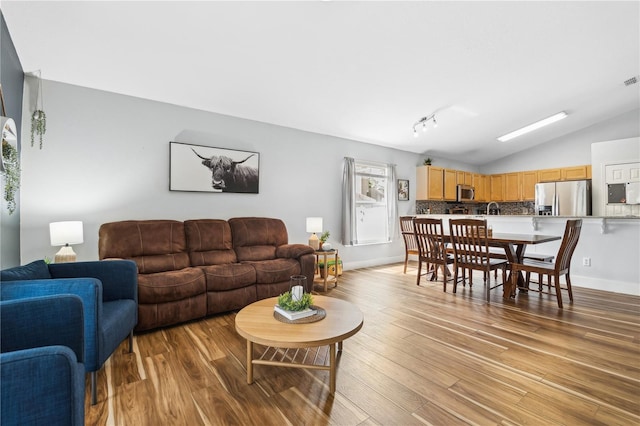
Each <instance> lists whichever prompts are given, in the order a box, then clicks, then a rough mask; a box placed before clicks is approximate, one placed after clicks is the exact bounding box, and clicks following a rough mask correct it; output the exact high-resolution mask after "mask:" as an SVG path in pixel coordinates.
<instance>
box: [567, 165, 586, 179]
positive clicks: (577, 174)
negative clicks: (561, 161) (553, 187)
mask: <svg viewBox="0 0 640 426" xmlns="http://www.w3.org/2000/svg"><path fill="white" fill-rule="evenodd" d="M587 169H589V170H587ZM560 175H561V178H562V180H580V179H589V178H590V177H591V176H590V175H591V166H587V165H585V166H574V167H564V168H562V169H561V170H560Z"/></svg>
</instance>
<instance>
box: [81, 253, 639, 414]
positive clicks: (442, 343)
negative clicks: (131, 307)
mask: <svg viewBox="0 0 640 426" xmlns="http://www.w3.org/2000/svg"><path fill="white" fill-rule="evenodd" d="M411 266H414V267H415V263H414V264H413V265H411ZM415 271H416V269H415V268H409V269H408V271H407V274H406V275H404V274H403V273H402V264H394V265H387V266H380V267H375V268H366V269H360V270H354V271H345V272H344V274H343V275H342V277H341V279H340V282H339V286H338V287H337V288H333V289H330V290H329V292H328V295H330V296H331V297H336V298H340V299H344V300H348V301H351V302H353V303H355V304H356V305H357V306H358V307H359V308H360V309H361V310H362V311H363V313H364V317H365V321H364V326H363V328H362V330H361V331H360V332H359V333H358V334H356V335H355V336H353V337H351V338H349V339H347V340H346V341H345V342H344V349H343V351H342V353H340V354H339V356H338V373H337V389H336V394H335V396H333V397H332V396H330V395H329V374H328V372H326V371H316V370H303V369H285V368H278V367H270V366H261V365H260V366H256V367H255V369H254V376H255V382H254V384H252V385H247V383H246V369H245V363H246V354H245V351H246V342H245V340H244V339H243V338H241V337H240V336H239V335H238V334H237V333H236V332H235V327H234V318H235V313H228V314H224V315H217V316H214V317H210V318H207V319H204V320H201V321H195V322H191V323H188V324H185V325H180V326H176V327H171V328H166V329H163V330H157V331H153V332H149V333H144V334H139V335H136V336H135V338H134V345H135V346H134V349H135V353H133V354H130V353H128V343H127V342H123V343H122V345H120V347H119V348H118V350H117V351H116V353H115V354H114V355H112V356H111V358H110V359H109V360H108V361H107V363H106V365H105V367H103V368H102V369H101V370H100V372H99V374H98V404H97V405H95V406H91V405H90V404H89V386H88V381H87V393H86V414H85V415H86V424H87V425H154V426H155V425H252V424H254V425H325V424H331V425H421V424H422V425H456V424H470V425H580V424H584V425H586V424H589V425H597V424H602V425H631V424H640V396H639V395H640V298H639V297H634V296H628V295H620V294H616V293H609V292H603V291H596V290H588V289H582V288H579V287H575V286H574V303H573V304H569V303H568V297H567V295H566V293H564V297H565V309H563V310H561V309H558V307H557V304H556V301H555V296H549V295H540V294H538V293H530V294H520V295H518V297H517V299H516V300H515V301H509V302H504V301H503V300H502V289H501V288H498V289H496V290H493V291H492V300H491V304H490V305H487V304H486V303H484V300H483V299H484V297H485V296H484V291H483V284H482V278H481V277H480V276H477V275H476V276H474V285H473V287H472V288H469V286H466V287H461V286H459V287H458V293H457V294H453V293H451V286H448V289H447V290H448V291H447V292H446V293H444V292H443V291H442V283H441V282H428V281H427V282H425V280H423V282H422V285H421V286H416V284H415ZM256 346H258V348H257V349H260V350H264V349H265V348H263V347H260V346H259V345H256ZM271 350H272V351H273V349H271ZM312 355H313V357H315V354H312ZM277 356H284V355H283V354H282V353H280V354H279V355H277ZM286 356H294V355H291V354H288V355H286ZM318 356H320V357H322V356H325V357H326V356H328V355H327V353H326V348H320V349H319V350H318Z"/></svg>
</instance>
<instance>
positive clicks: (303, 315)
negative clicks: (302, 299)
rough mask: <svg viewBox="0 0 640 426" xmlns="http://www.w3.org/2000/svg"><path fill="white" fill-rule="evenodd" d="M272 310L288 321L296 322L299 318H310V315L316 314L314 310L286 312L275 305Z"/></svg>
mask: <svg viewBox="0 0 640 426" xmlns="http://www.w3.org/2000/svg"><path fill="white" fill-rule="evenodd" d="M273 309H274V310H275V311H276V312H277V313H279V314H280V315H282V316H283V317H285V318H287V319H290V320H297V319H300V318H306V317H310V316H312V315H315V314H316V313H317V312H318V311H316V310H315V309H311V308H306V309H303V310H301V311H287V310H286V309H283V308H281V307H280V306H279V305H275V306H274V307H273Z"/></svg>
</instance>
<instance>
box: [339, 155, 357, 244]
mask: <svg viewBox="0 0 640 426" xmlns="http://www.w3.org/2000/svg"><path fill="white" fill-rule="evenodd" d="M355 210H356V165H355V160H354V159H353V158H351V157H345V159H344V170H343V172H342V245H345V246H352V245H354V244H355V242H356V214H355Z"/></svg>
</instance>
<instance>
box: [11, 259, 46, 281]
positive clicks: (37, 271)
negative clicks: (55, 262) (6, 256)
mask: <svg viewBox="0 0 640 426" xmlns="http://www.w3.org/2000/svg"><path fill="white" fill-rule="evenodd" d="M50 278H51V273H50V272H49V267H48V266H47V264H46V263H45V262H44V260H36V261H35V262H31V263H28V264H26V265H23V266H16V267H14V268H9V269H5V270H3V271H0V281H24V280H48V279H50Z"/></svg>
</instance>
